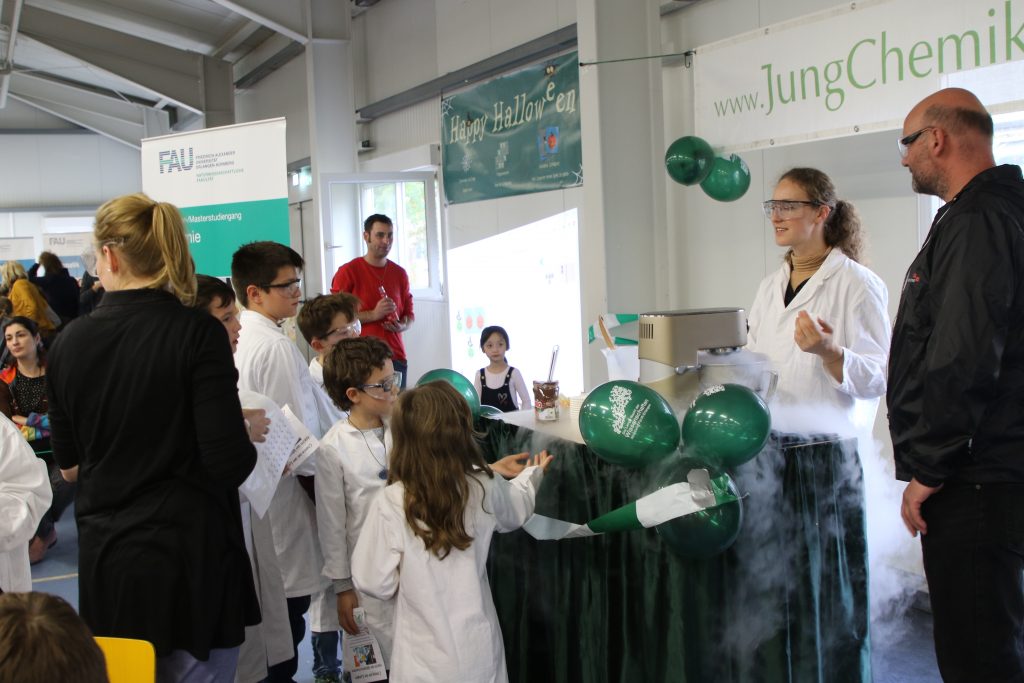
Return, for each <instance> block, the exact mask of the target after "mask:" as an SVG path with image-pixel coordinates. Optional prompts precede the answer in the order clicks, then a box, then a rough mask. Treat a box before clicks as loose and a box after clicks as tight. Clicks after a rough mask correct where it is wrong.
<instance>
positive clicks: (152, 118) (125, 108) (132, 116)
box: [10, 72, 171, 149]
mask: <svg viewBox="0 0 1024 683" xmlns="http://www.w3.org/2000/svg"><path fill="white" fill-rule="evenodd" d="M10 96H11V98H13V99H16V100H18V101H19V102H24V103H25V104H27V105H29V106H32V107H35V108H36V109H39V110H41V111H45V112H46V113H48V114H52V115H54V116H57V117H59V118H62V119H64V120H65V121H70V122H71V123H74V124H76V125H78V126H82V127H83V128H88V129H89V130H91V131H93V132H95V133H99V134H100V135H104V136H106V137H108V138H110V139H112V140H116V141H117V142H120V143H122V144H125V145H128V146H129V147H134V148H135V149H139V148H141V146H142V139H143V138H147V137H154V136H157V135H164V134H166V133H169V132H170V129H171V128H170V119H169V116H168V114H167V112H165V111H157V110H155V109H153V108H152V107H147V106H145V105H143V104H135V103H133V102H126V101H124V100H120V99H115V98H113V97H107V96H105V95H100V94H98V93H94V92H91V91H88V90H82V89H81V88H76V87H74V86H71V85H67V84H64V83H57V82H56V81H51V80H49V79H46V78H40V77H39V76H32V75H29V74H25V73H19V72H15V73H14V74H12V76H11V93H10Z"/></svg>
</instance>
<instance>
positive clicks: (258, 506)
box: [238, 391, 298, 519]
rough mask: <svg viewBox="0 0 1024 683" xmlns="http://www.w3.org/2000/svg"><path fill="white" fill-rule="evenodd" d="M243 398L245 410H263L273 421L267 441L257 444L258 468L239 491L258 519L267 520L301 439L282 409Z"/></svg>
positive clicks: (251, 395)
mask: <svg viewBox="0 0 1024 683" xmlns="http://www.w3.org/2000/svg"><path fill="white" fill-rule="evenodd" d="M239 398H240V399H241V400H242V407H243V408H246V409H254V408H261V409H263V410H264V411H266V413H267V417H268V418H270V428H269V431H268V432H267V436H266V440H265V441H263V442H262V443H256V444H253V445H254V446H256V467H254V468H253V470H252V472H251V473H250V474H249V476H248V478H246V480H245V481H244V482H243V483H242V485H241V486H239V487H238V490H239V492H240V493H241V494H242V495H243V496H245V499H246V500H248V501H249V503H250V504H251V505H252V509H253V512H255V513H256V516H257V517H259V518H260V519H263V515H265V514H267V509H268V508H269V507H270V500H271V499H272V498H273V497H274V491H276V490H277V484H278V482H279V481H281V473H282V472H283V471H284V468H285V465H286V464H287V463H288V456H290V455H291V453H292V450H293V449H294V447H295V442H296V440H297V439H298V437H297V436H296V434H295V431H294V430H293V429H292V427H291V425H290V424H289V422H288V419H287V418H286V417H285V416H284V413H283V412H281V409H280V408H278V407H277V405H276V404H275V403H274V402H273V401H271V400H270V399H269V398H267V397H266V396H263V395H261V394H257V393H255V392H249V391H240V392H239Z"/></svg>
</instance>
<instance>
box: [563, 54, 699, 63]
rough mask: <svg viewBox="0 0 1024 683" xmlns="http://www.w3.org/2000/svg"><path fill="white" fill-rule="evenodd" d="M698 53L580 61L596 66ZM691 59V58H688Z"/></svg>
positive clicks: (688, 55) (687, 55) (689, 55)
mask: <svg viewBox="0 0 1024 683" xmlns="http://www.w3.org/2000/svg"><path fill="white" fill-rule="evenodd" d="M695 54H697V51H696V50H686V51H685V52H669V53H667V54H663V55H649V56H647V57H621V58H619V59H595V60H594V61H592V62H580V66H595V65H597V64H615V63H617V62H636V61H639V60H643V59H661V58H662V57H692V56H693V55H695ZM687 61H689V60H687ZM687 66H689V64H687Z"/></svg>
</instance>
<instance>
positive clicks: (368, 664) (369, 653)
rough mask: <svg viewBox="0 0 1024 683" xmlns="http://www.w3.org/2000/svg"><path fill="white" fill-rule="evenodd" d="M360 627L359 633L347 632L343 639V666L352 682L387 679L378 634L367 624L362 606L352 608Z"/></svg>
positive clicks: (359, 682)
mask: <svg viewBox="0 0 1024 683" xmlns="http://www.w3.org/2000/svg"><path fill="white" fill-rule="evenodd" d="M352 617H353V618H354V619H355V621H356V626H358V627H359V634H358V635H354V636H353V635H349V634H348V633H345V634H344V635H343V636H342V639H341V657H342V660H343V662H342V668H344V670H345V671H346V673H348V675H349V676H351V680H352V683H370V681H383V680H387V671H386V670H385V668H384V656H383V655H382V654H381V651H380V644H379V643H378V642H377V638H376V636H374V635H373V632H372V631H370V627H369V626H367V625H366V612H365V610H363V608H362V607H356V608H355V609H354V610H352Z"/></svg>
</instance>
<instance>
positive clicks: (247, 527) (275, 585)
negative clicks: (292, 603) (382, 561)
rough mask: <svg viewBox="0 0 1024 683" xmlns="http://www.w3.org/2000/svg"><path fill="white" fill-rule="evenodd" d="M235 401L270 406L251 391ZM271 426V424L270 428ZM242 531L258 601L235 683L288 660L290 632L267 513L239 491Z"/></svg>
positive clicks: (248, 681)
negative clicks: (258, 510) (258, 617)
mask: <svg viewBox="0 0 1024 683" xmlns="http://www.w3.org/2000/svg"><path fill="white" fill-rule="evenodd" d="M238 398H239V399H240V401H241V403H242V407H243V408H246V409H254V408H260V409H263V410H268V409H269V408H270V407H271V406H272V405H273V401H271V400H270V399H269V398H267V397H266V396H262V395H261V394H257V393H256V392H254V391H239V392H238ZM273 427H274V425H273V424H271V429H273ZM250 476H251V475H250ZM239 494H240V495H241V497H242V530H243V532H244V534H245V549H246V550H248V551H249V565H250V568H251V569H252V578H253V583H254V584H255V586H256V596H257V597H258V598H259V601H260V613H261V615H262V619H261V621H260V623H258V624H254V625H252V626H246V627H245V640H244V641H243V642H242V645H241V647H240V648H239V651H238V669H237V670H236V671H235V682H236V683H257V682H258V681H262V680H263V679H265V678H266V677H267V666H268V665H271V666H272V665H274V664H277V663H279V662H283V661H286V660H288V659H291V657H292V631H291V626H290V624H289V623H288V604H287V602H286V601H285V593H284V580H283V579H282V577H281V567H280V565H279V564H278V562H277V550H276V548H275V547H274V532H273V525H272V524H271V521H270V520H271V512H270V511H269V510H268V511H267V514H266V515H264V516H263V518H262V519H261V518H260V517H258V516H257V515H256V513H255V512H253V509H252V506H251V505H250V504H249V502H248V501H247V500H246V499H245V495H244V493H243V492H242V491H239Z"/></svg>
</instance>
